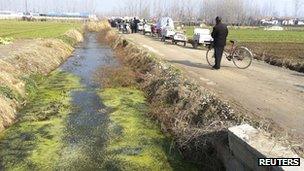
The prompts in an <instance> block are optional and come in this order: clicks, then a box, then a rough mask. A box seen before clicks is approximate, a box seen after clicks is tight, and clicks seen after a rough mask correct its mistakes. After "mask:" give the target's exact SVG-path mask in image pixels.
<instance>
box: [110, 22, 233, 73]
mask: <svg viewBox="0 0 304 171" xmlns="http://www.w3.org/2000/svg"><path fill="white" fill-rule="evenodd" d="M215 20H216V25H215V26H214V27H213V31H212V34H211V36H212V38H213V39H214V42H213V45H214V50H215V54H214V55H215V65H214V66H213V69H215V70H218V69H220V67H221V60H222V56H223V51H224V47H225V46H226V39H227V36H228V28H227V25H225V24H223V23H222V19H221V17H216V19H215ZM139 23H140V20H139V19H138V18H136V17H134V18H133V19H131V20H129V21H128V20H123V21H122V23H116V24H115V25H117V26H119V25H121V24H122V26H123V28H124V29H125V30H128V28H127V27H130V29H131V33H138V25H139ZM143 24H145V20H144V21H143Z"/></svg>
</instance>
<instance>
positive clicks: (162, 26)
mask: <svg viewBox="0 0 304 171" xmlns="http://www.w3.org/2000/svg"><path fill="white" fill-rule="evenodd" d="M172 30H174V22H173V20H172V18H170V17H163V18H160V19H159V20H158V22H157V23H156V31H157V33H158V37H162V39H163V38H165V39H166V38H169V36H172V35H173V34H172ZM170 33H171V35H170ZM174 34H175V33H174ZM163 36H164V37H163Z"/></svg>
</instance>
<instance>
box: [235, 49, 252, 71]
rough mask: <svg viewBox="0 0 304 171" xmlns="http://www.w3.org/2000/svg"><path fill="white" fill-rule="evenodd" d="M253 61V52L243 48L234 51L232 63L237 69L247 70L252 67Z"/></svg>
mask: <svg viewBox="0 0 304 171" xmlns="http://www.w3.org/2000/svg"><path fill="white" fill-rule="evenodd" d="M252 59H253V54H252V52H251V51H250V50H249V49H248V48H246V47H243V46H242V47H239V48H237V49H236V50H235V51H234V53H233V58H232V61H233V63H234V65H235V66H236V67H237V68H240V69H246V68H248V67H249V66H250V65H251V63H252Z"/></svg>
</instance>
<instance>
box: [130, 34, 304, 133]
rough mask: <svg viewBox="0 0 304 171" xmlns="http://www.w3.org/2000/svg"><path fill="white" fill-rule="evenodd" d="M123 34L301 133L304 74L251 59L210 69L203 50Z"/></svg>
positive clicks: (218, 90) (249, 109) (250, 110)
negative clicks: (244, 64) (241, 65)
mask: <svg viewBox="0 0 304 171" xmlns="http://www.w3.org/2000/svg"><path fill="white" fill-rule="evenodd" d="M126 38H127V39H129V40H131V41H133V42H135V43H138V44H140V45H142V46H143V47H145V48H147V49H149V50H150V51H151V52H153V53H155V54H158V55H159V56H161V57H162V58H163V59H165V60H166V61H168V62H170V63H171V64H173V65H174V66H176V67H178V68H180V69H181V70H182V71H183V73H184V74H185V75H186V76H187V77H188V78H191V79H193V80H195V81H196V82H197V83H199V84H200V85H202V86H204V87H205V88H208V89H210V90H211V91H214V92H215V93H216V94H218V95H219V96H220V97H223V98H224V100H229V101H230V102H231V104H232V105H233V106H234V107H236V106H241V108H242V110H243V111H244V110H245V111H246V113H247V114H255V115H259V116H263V117H266V118H269V119H272V120H273V121H274V122H276V123H277V124H278V125H280V126H281V127H283V128H284V129H286V130H288V131H289V132H292V133H295V134H298V135H301V136H303V137H304V74H301V73H298V72H294V71H290V70H288V69H284V68H279V67H275V66H271V65H269V64H266V63H264V62H260V61H254V62H253V64H252V66H251V67H250V68H248V69H246V70H240V69H237V68H236V67H235V66H234V65H233V63H232V62H230V61H228V60H226V59H223V61H222V69H221V70H219V71H215V70H211V68H210V67H209V66H208V64H207V61H206V59H205V54H206V51H204V50H194V49H192V48H190V47H186V48H185V47H182V46H176V45H172V44H170V43H163V42H160V41H158V40H156V39H154V38H151V37H147V36H143V35H140V34H132V35H126Z"/></svg>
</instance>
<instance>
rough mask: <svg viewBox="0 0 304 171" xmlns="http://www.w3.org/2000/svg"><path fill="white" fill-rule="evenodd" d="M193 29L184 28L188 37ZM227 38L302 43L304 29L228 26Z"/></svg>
mask: <svg viewBox="0 0 304 171" xmlns="http://www.w3.org/2000/svg"><path fill="white" fill-rule="evenodd" d="M193 29H194V28H193V27H188V28H187V29H186V34H187V36H188V37H192V35H193ZM210 29H211V28H210ZM228 39H229V40H237V41H238V42H246V43H248V42H254V43H257V42H265V43H278V42H286V43H304V29H300V28H299V29H291V28H287V30H284V31H265V30H264V29H263V28H236V29H235V28H229V36H228Z"/></svg>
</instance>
